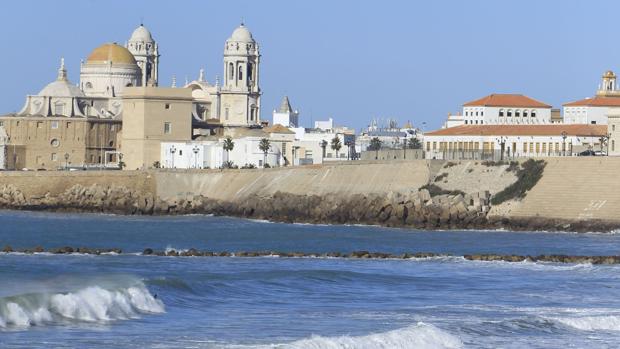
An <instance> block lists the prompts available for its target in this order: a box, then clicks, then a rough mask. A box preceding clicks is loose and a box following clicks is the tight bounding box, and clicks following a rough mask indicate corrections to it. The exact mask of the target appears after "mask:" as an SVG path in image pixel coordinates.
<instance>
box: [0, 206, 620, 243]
mask: <svg viewBox="0 0 620 349" xmlns="http://www.w3.org/2000/svg"><path fill="white" fill-rule="evenodd" d="M202 199H205V198H202ZM207 200H209V199H207ZM209 201H212V202H210V205H208V206H210V207H211V208H212V209H211V210H200V209H198V208H197V207H191V208H187V209H183V208H181V209H179V208H178V207H174V208H173V209H172V210H170V208H169V210H168V211H165V212H164V211H161V210H156V209H153V210H151V211H147V212H144V211H141V210H129V211H126V210H123V209H121V208H118V207H117V208H110V209H101V208H93V207H84V206H82V207H76V206H73V205H59V206H48V205H23V206H7V205H0V210H2V211H14V212H33V213H37V212H41V213H66V214H103V215H110V216H114V215H118V216H135V217H140V216H144V217H181V216H193V215H195V216H210V217H229V218H238V219H247V220H251V221H255V222H260V223H283V224H295V225H313V226H360V227H377V228H397V229H411V230H423V231H455V230H462V231H469V230H472V231H488V232H490V233H501V232H502V231H507V232H531V233H545V232H549V233H557V232H564V233H575V234H584V233H595V234H614V233H615V231H617V230H619V229H620V222H614V221H603V220H579V221H577V220H565V219H554V218H542V217H533V218H529V217H523V218H520V217H488V216H483V217H480V218H479V219H477V220H476V221H475V222H467V223H465V222H460V221H451V222H446V223H442V222H440V221H439V220H437V221H435V222H414V223H413V224H406V222H398V221H397V222H394V221H390V222H383V223H382V222H379V221H377V220H365V221H359V220H348V221H341V220H335V221H334V220H333V221H317V220H316V219H315V218H309V219H303V217H300V216H295V217H294V218H291V217H290V216H283V215H282V213H281V212H272V214H271V215H269V216H267V215H262V214H261V215H256V214H255V212H252V214H247V211H246V210H245V209H244V207H241V206H237V207H235V205H234V204H231V203H221V202H219V201H218V200H209ZM300 218H301V219H300ZM386 223H387V224H386Z"/></svg>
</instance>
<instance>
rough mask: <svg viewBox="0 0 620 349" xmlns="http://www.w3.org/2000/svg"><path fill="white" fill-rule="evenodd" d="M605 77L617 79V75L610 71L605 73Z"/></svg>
mask: <svg viewBox="0 0 620 349" xmlns="http://www.w3.org/2000/svg"><path fill="white" fill-rule="evenodd" d="M603 77H606V78H615V77H616V74H614V72H613V71H611V70H608V71H606V72H605V75H603Z"/></svg>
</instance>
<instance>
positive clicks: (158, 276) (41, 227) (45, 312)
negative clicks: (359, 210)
mask: <svg viewBox="0 0 620 349" xmlns="http://www.w3.org/2000/svg"><path fill="white" fill-rule="evenodd" d="M4 245H11V246H12V247H13V248H14V249H18V248H32V247H34V246H37V245H41V246H44V247H45V248H53V247H62V246H65V245H68V246H73V247H82V246H85V247H90V248H112V247H118V248H121V249H122V250H123V253H121V254H118V255H117V254H107V255H99V256H95V255H80V254H72V255H52V254H48V253H41V254H35V255H24V254H20V253H0V348H175V349H178V348H311V349H312V348H317V349H318V348H347V349H350V348H396V349H398V348H416V349H426V348H618V347H619V346H620V266H593V265H587V264H580V265H572V264H553V263H531V262H522V263H506V262H476V261H466V260H464V259H463V258H461V257H458V255H463V254H469V253H498V254H513V253H514V254H521V255H526V254H530V255H537V254H578V255H611V254H620V235H616V234H595V233H591V234H589V233H586V234H576V233H568V232H567V233H546V232H537V233H534V232H508V231H433V232H429V231H417V230H407V229H388V228H380V227H368V226H330V225H295V224H279V223H268V222H260V221H249V220H242V219H234V218H222V217H209V216H183V217H125V216H113V215H92V214H79V215H78V214H52V213H32V212H11V211H4V212H0V247H2V246H4ZM147 247H149V248H153V249H156V250H165V249H176V250H183V249H189V248H197V249H201V250H209V251H262V250H275V251H287V252H290V251H303V252H351V251H355V250H369V251H380V252H389V253H404V252H435V253H445V254H453V255H455V257H438V258H428V259H417V260H396V259H392V260H390V259H388V260H360V259H338V258H276V257H258V258H242V257H156V256H141V255H140V252H142V250H143V249H144V248H147Z"/></svg>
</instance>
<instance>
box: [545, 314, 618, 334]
mask: <svg viewBox="0 0 620 349" xmlns="http://www.w3.org/2000/svg"><path fill="white" fill-rule="evenodd" d="M552 320H555V321H557V322H559V323H561V324H563V325H566V326H569V327H572V328H575V329H578V330H582V331H620V315H604V316H580V317H557V318H552Z"/></svg>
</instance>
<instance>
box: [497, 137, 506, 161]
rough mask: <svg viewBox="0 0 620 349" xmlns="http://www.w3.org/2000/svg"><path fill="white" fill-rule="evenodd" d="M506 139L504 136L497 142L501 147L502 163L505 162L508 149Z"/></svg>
mask: <svg viewBox="0 0 620 349" xmlns="http://www.w3.org/2000/svg"><path fill="white" fill-rule="evenodd" d="M506 139H507V137H504V136H500V137H499V138H497V139H496V141H497V142H498V143H499V147H500V151H501V153H500V158H499V160H500V161H504V149H505V147H506Z"/></svg>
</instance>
